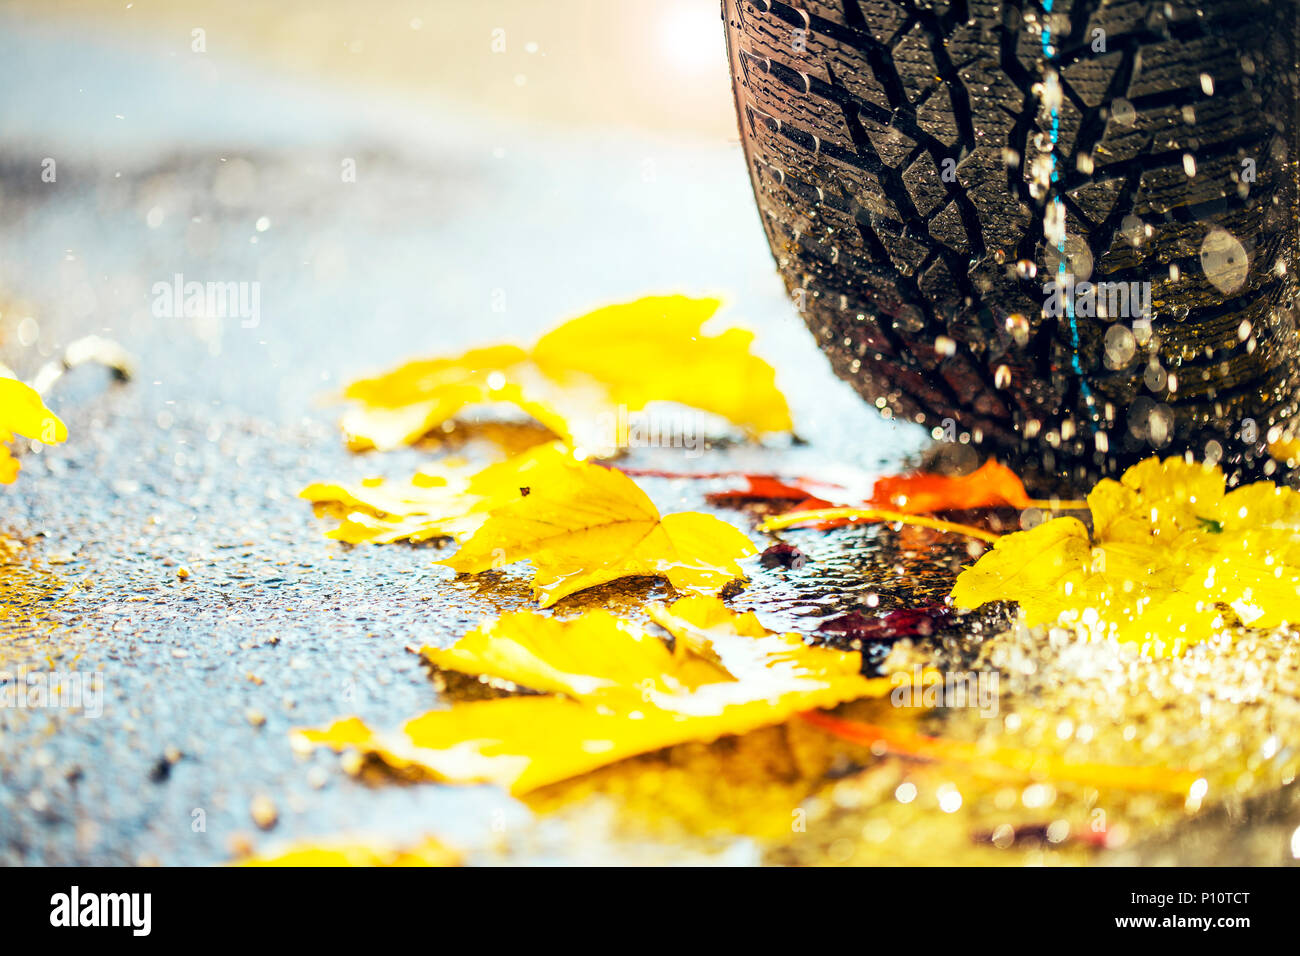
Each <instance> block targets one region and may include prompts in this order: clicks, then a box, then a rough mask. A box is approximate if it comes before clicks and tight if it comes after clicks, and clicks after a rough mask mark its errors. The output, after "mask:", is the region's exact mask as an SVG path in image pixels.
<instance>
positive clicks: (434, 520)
mask: <svg viewBox="0 0 1300 956" xmlns="http://www.w3.org/2000/svg"><path fill="white" fill-rule="evenodd" d="M577 467H579V466H578V463H577V462H576V461H574V459H573V457H572V455H570V454H568V452H567V451H566V450H565V449H564V447H563V446H561V445H559V444H558V443H554V442H552V443H547V444H542V445H537V446H535V447H533V448H530V449H528V450H527V451H525V452H522V453H521V454H518V455H515V456H513V457H511V458H508V459H507V460H505V461H502V462H497V463H495V464H492V465H488V466H487V467H486V468H483V469H481V470H478V471H475V470H474V469H473V468H469V467H439V466H427V467H426V468H424V469H422V470H421V471H419V472H417V473H416V474H415V475H414V476H413V477H412V478H410V479H409V480H407V481H400V480H390V479H384V478H375V479H367V480H364V481H361V482H359V483H356V484H340V483H333V482H316V483H314V484H311V485H308V486H307V487H306V488H304V489H303V490H302V491H300V492H299V493H298V495H299V497H301V498H306V499H307V500H308V501H311V502H313V503H314V504H318V505H325V506H327V510H331V511H332V512H334V513H336V514H337V513H341V514H342V521H341V523H340V524H339V526H338V527H337V528H335V529H334V530H332V531H328V532H326V535H325V536H326V537H328V538H335V539H337V540H339V541H346V542H348V543H350V544H362V543H365V542H369V543H372V544H391V543H393V542H395V541H415V542H419V541H428V540H430V539H432V538H442V537H448V538H453V539H455V540H458V541H460V540H464V539H465V538H467V537H469V536H470V535H471V534H473V533H474V532H475V531H477V530H478V529H479V527H481V526H482V524H483V522H484V521H486V520H487V517H488V514H489V513H491V511H492V510H493V509H494V508H498V507H500V506H502V505H504V504H506V503H507V502H510V501H513V500H515V499H517V498H518V497H520V495H521V493H522V490H523V489H524V488H527V487H528V486H529V483H530V482H540V483H549V482H554V481H557V480H564V479H563V477H562V476H563V475H564V474H565V473H566V472H567V471H569V470H572V469H575V468H577Z"/></svg>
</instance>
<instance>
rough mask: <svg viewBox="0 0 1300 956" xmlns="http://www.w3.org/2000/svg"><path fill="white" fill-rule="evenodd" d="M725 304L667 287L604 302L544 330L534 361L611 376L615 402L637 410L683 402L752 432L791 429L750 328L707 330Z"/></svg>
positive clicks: (559, 370) (553, 369)
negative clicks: (613, 302)
mask: <svg viewBox="0 0 1300 956" xmlns="http://www.w3.org/2000/svg"><path fill="white" fill-rule="evenodd" d="M721 304H722V303H721V302H720V301H719V300H717V299H691V298H687V297H686V296H681V295H670V296H648V297H646V298H644V299H638V300H637V301H635V302H629V303H626V304H622V305H611V306H606V307H605V308H603V309H597V310H596V311H595V312H591V313H588V314H587V315H584V316H581V317H579V318H576V319H573V320H571V321H569V322H566V323H565V324H564V325H561V326H560V327H559V328H557V329H555V330H554V331H552V332H548V333H547V334H546V335H544V336H542V338H541V339H539V340H538V342H537V344H536V345H535V346H533V352H532V355H533V361H534V362H536V363H537V365H538V366H539V367H540V368H542V369H543V370H545V371H546V372H547V373H548V374H551V375H563V374H566V373H568V372H580V373H585V374H586V375H589V376H590V377H591V378H593V379H596V380H597V381H600V382H603V383H605V384H606V386H607V387H608V388H609V392H610V398H611V400H612V401H613V402H614V403H615V404H620V405H625V406H627V407H628V408H629V409H632V410H636V409H640V408H644V407H645V405H646V403H647V402H651V401H665V402H679V403H681V404H682V405H689V406H690V407H691V408H701V409H704V410H705V411H709V412H713V413H714V414H717V415H721V416H722V417H724V418H726V419H727V420H728V421H731V422H734V423H735V424H737V425H740V426H741V427H743V428H745V429H746V430H748V431H749V432H750V433H751V434H755V435H761V434H763V433H765V432H781V431H788V430H789V429H790V426H791V422H790V410H789V407H788V406H787V405H786V402H785V399H784V398H783V397H782V396H781V393H780V391H778V390H777V387H776V372H775V370H774V369H773V368H772V366H771V365H769V364H768V363H767V362H765V361H763V360H762V359H760V358H758V357H757V356H755V355H753V354H752V353H751V352H750V347H751V345H752V344H753V341H754V335H753V333H752V332H748V331H745V330H744V329H735V328H733V329H726V330H724V331H722V332H720V333H719V334H717V335H706V334H704V332H703V331H702V329H701V327H702V326H703V324H704V323H705V322H706V321H708V320H709V319H710V318H712V317H713V315H714V313H716V312H717V310H718V308H719V306H721Z"/></svg>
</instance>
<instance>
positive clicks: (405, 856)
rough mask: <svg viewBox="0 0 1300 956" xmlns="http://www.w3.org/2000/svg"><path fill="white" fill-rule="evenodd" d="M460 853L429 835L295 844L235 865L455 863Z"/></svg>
mask: <svg viewBox="0 0 1300 956" xmlns="http://www.w3.org/2000/svg"><path fill="white" fill-rule="evenodd" d="M460 863H461V857H460V854H459V853H457V852H456V851H455V850H452V849H449V848H448V847H447V846H446V845H445V844H443V843H441V842H440V841H438V840H435V839H434V838H433V837H425V838H424V839H423V840H420V841H419V842H418V843H415V844H412V845H407V846H402V845H387V846H386V845H382V844H375V843H353V842H337V843H322V844H311V843H302V844H296V845H293V846H290V847H286V848H285V849H283V850H281V851H279V852H277V853H274V854H270V855H267V856H255V857H249V858H248V859H244V860H240V861H238V865H239V866H254V867H260V866H459V865H460Z"/></svg>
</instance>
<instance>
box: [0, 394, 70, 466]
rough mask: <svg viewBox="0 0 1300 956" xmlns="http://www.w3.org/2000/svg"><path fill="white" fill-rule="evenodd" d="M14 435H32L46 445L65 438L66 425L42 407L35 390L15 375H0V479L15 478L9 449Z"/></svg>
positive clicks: (16, 463)
mask: <svg viewBox="0 0 1300 956" xmlns="http://www.w3.org/2000/svg"><path fill="white" fill-rule="evenodd" d="M15 435H25V436H26V437H28V438H35V439H37V440H39V441H41V442H43V443H45V444H47V445H55V444H58V443H59V442H63V441H67V438H68V429H67V426H65V425H64V424H63V422H62V421H61V420H60V419H59V416H57V415H55V414H54V413H53V412H52V411H50V410H49V409H48V408H46V407H45V403H44V402H42V401H41V396H40V395H39V394H38V393H37V392H36V390H35V389H33V388H30V387H29V386H27V385H24V384H23V383H22V382H20V381H18V380H17V379H14V378H8V377H0V482H3V483H4V484H12V483H13V481H14V479H16V478H17V477H18V470H19V467H20V465H19V464H18V459H16V458H14V457H13V455H11V454H10V452H9V448H8V446H9V443H10V442H12V441H13V440H14V436H15Z"/></svg>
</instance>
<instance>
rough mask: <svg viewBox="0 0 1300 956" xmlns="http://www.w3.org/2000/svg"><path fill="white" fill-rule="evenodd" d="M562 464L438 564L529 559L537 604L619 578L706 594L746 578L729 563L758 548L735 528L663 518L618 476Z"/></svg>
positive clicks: (468, 567) (461, 568) (469, 570)
mask: <svg viewBox="0 0 1300 956" xmlns="http://www.w3.org/2000/svg"><path fill="white" fill-rule="evenodd" d="M554 454H555V455H558V454H559V453H558V452H556V453H554ZM566 462H567V464H566V465H565V467H564V468H563V469H562V470H559V471H556V472H552V474H551V476H550V477H551V478H552V479H553V480H541V481H535V482H532V483H530V484H529V485H528V486H527V489H528V491H527V494H516V496H515V498H514V500H512V501H510V502H508V503H506V504H503V505H501V506H500V507H497V508H495V509H494V510H493V511H492V512H491V514H490V515H489V516H488V518H487V520H486V521H484V522H483V523H482V525H481V526H480V527H479V528H478V529H477V530H476V531H475V532H474V533H473V534H472V535H471V536H470V537H469V538H468V540H466V541H465V542H464V543H462V544H461V547H460V550H458V551H457V552H456V554H455V555H453V556H452V557H451V558H449V559H447V560H445V561H442V562H439V563H441V564H445V565H447V566H448V567H450V568H453V569H454V570H456V571H457V572H460V573H463V574H476V573H478V572H481V571H487V570H489V569H491V568H498V567H503V566H505V565H508V564H514V563H515V562H517V561H524V560H527V561H531V562H532V564H533V569H534V575H533V581H532V584H533V594H534V597H536V598H537V599H538V600H539V601H540V602H541V605H542V607H549V606H550V605H552V604H554V603H555V602H556V601H558V600H560V599H561V598H563V597H566V596H568V595H570V594H573V593H574V592H576V591H581V590H584V589H586V588H590V587H595V586H596V585H598V584H605V583H607V582H609V581H614V580H617V579H618V578H624V577H633V576H653V577H664V578H667V579H668V582H669V583H670V584H672V586H673V587H674V588H676V589H677V590H678V591H680V592H682V593H684V594H714V593H717V592H718V591H720V590H722V588H724V587H725V586H726V585H727V584H729V583H730V582H732V581H735V580H743V579H744V576H745V575H744V571H743V570H741V568H740V565H739V564H737V561H739V560H740V559H741V558H746V557H749V556H750V555H753V554H754V553H756V551H757V548H755V547H754V545H753V543H752V542H750V540H749V538H747V537H746V536H745V535H744V534H742V533H741V532H740V531H739V530H738V529H736V528H734V527H732V526H731V525H729V524H727V523H726V522H725V521H722V520H721V519H719V518H715V517H713V516H712V515H706V514H700V513H699V512H693V511H687V512H679V513H676V514H669V515H664V516H662V517H661V516H660V514H659V509H658V508H656V507H655V505H654V502H652V501H651V500H650V498H649V497H648V496H647V495H646V493H645V492H644V491H642V490H641V489H640V488H638V487H637V485H636V483H635V482H633V481H632V479H631V478H629V477H628V476H627V475H625V474H623V473H622V472H621V471H618V470H616V469H614V468H604V467H601V466H599V465H593V464H591V463H589V462H577V461H573V460H572V459H571V458H568V459H566Z"/></svg>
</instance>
